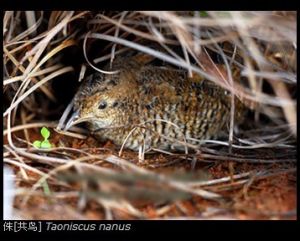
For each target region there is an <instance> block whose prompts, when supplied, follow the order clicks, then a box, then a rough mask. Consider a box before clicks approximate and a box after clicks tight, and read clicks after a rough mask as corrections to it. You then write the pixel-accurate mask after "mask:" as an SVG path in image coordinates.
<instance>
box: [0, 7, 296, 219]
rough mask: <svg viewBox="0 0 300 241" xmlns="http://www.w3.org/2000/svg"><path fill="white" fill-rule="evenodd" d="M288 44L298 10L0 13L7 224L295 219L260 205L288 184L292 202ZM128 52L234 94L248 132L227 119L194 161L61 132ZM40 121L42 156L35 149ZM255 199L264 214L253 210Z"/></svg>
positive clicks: (291, 57)
mask: <svg viewBox="0 0 300 241" xmlns="http://www.w3.org/2000/svg"><path fill="white" fill-rule="evenodd" d="M296 47H297V43H296V13H295V12H286V11H282V12H280V11H277V12H237V11H235V12H206V11H195V12H148V11H145V12H126V11H124V12H91V11H80V12H76V11H52V12H43V11H36V12H33V11H26V12H21V11H16V12H13V11H7V12H5V14H4V19H3V52H4V53H3V73H4V74H3V98H4V100H3V101H4V110H3V111H4V112H3V126H4V130H3V136H4V143H3V158H4V163H5V164H6V165H8V166H10V167H11V168H12V169H13V171H14V174H15V178H14V182H15V190H14V195H15V198H14V208H15V210H14V213H13V214H11V215H14V216H11V217H13V218H15V217H19V218H25V219H31V218H42V219H43V218H46V219H122V218H125V219H126V218H128V219H136V218H141V219H147V218H157V219H160V218H167V219H171V218H182V219H185V218H199V219H217V218H219V219H223V218H225V219H231V218H257V217H258V218H274V217H275V218H281V217H290V216H293V215H295V213H296V210H295V208H296V204H295V202H292V204H290V205H289V206H288V208H286V209H284V208H283V209H276V208H275V209H272V208H270V209H268V205H269V204H268V203H267V201H265V203H264V200H266V198H265V197H268V195H269V196H270V195H271V194H270V193H271V192H279V191H280V190H282V189H280V186H282V188H283V189H285V190H287V189H286V187H287V185H288V188H289V190H291V192H289V193H282V195H283V196H284V195H292V196H287V198H288V199H290V198H289V197H292V199H293V198H295V195H296V194H295V192H296V188H295V176H294V175H295V170H296V167H295V165H296V164H295V163H296V157H295V156H296V134H297V129H296V84H297V80H296ZM133 50H134V51H136V53H145V54H147V55H150V56H153V57H155V58H156V59H159V60H160V61H162V63H165V64H170V65H172V66H173V67H177V68H182V69H186V70H187V71H188V72H189V73H190V75H193V74H199V75H203V76H204V77H205V78H206V79H207V81H213V82H215V83H217V84H218V85H220V86H222V87H223V88H224V89H226V90H228V91H230V92H231V93H232V96H237V97H238V98H240V99H241V100H242V101H243V102H244V103H245V104H246V105H247V106H248V107H249V109H250V112H249V115H248V116H247V120H246V121H245V122H246V124H245V125H244V128H242V127H241V128H234V123H233V120H232V121H231V123H230V126H229V127H228V133H229V135H228V138H227V139H222V140H203V141H201V143H202V144H201V147H200V148H198V149H197V150H196V152H193V153H190V154H174V153H167V152H165V153H159V150H157V153H156V154H151V155H150V154H149V155H143V153H139V154H137V153H133V152H130V151H127V150H122V151H121V152H118V151H119V150H118V149H117V148H116V147H115V146H114V145H113V144H111V143H104V144H105V145H103V144H99V143H97V142H96V141H95V140H94V139H93V138H91V137H88V135H87V133H86V131H85V129H84V128H82V127H73V128H71V129H70V130H69V131H63V130H62V128H60V127H61V125H62V122H64V121H65V120H66V118H67V116H64V115H63V113H65V115H67V113H68V111H70V107H68V102H69V101H71V98H72V95H74V93H75V92H74V91H76V87H77V86H78V85H79V84H80V81H81V80H82V79H83V78H84V76H86V73H87V72H88V71H100V72H102V71H103V70H101V66H102V64H103V63H105V62H107V61H111V62H112V63H113V60H114V59H115V57H116V56H118V55H121V54H124V53H125V54H126V52H130V51H133ZM216 61H221V62H222V64H223V66H224V68H223V69H222V70H221V69H219V67H218V66H219V65H216ZM234 70H238V71H239V74H240V77H239V78H238V80H235V73H234ZM108 74H109V73H108ZM73 90H74V91H73ZM233 102H234V98H232V103H233ZM65 109H66V110H67V111H65V112H64V110H65ZM234 111H235V110H234V105H232V109H231V113H232V116H233V115H234ZM62 115H63V116H62ZM61 116H62V117H61ZM59 120H61V121H59ZM44 126H45V127H47V128H48V129H49V130H50V131H51V138H50V139H51V140H50V141H51V143H53V144H54V147H52V148H50V149H38V148H35V147H34V146H33V144H32V143H33V142H34V141H35V140H38V139H39V131H40V129H41V128H42V127H44ZM57 127H59V128H57ZM266 180H269V182H267V183H266ZM279 180H281V182H278V181H279ZM291 183H292V184H291ZM272 184H274V186H276V187H278V186H279V189H274V186H272ZM259 185H262V186H259ZM284 185H285V186H284ZM262 189H264V192H263V193H261V192H262V191H261V190H262ZM258 190H260V191H258ZM268 190H272V191H268ZM278 190H279V191H278ZM4 191H7V190H4ZM260 195H261V196H260ZM264 195H265V196H264ZM278 195H279V194H278ZM253 198H258V199H253ZM259 198H260V199H262V200H261V203H260V205H261V206H260V207H261V208H257V206H255V204H253V202H256V203H259V200H260V199H259ZM264 198H265V199H264ZM280 198H281V199H284V198H282V196H281V197H280ZM247 200H250V201H251V202H252V203H251V204H249V203H247V204H245V203H246V201H247ZM253 200H254V201H253ZM257 200H258V201H257ZM270 203H271V202H270ZM243 204H244V206H243ZM281 204H282V203H281ZM7 205H10V204H9V203H8V204H7ZM270 205H271V204H270ZM49 210H51V212H49ZM274 210H275V211H274ZM242 215H244V216H242ZM247 215H248V216H247Z"/></svg>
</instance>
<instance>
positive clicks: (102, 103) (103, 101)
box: [98, 100, 107, 110]
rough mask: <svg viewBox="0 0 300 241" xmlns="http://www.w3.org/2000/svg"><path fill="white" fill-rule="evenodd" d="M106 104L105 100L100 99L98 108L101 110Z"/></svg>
mask: <svg viewBox="0 0 300 241" xmlns="http://www.w3.org/2000/svg"><path fill="white" fill-rule="evenodd" d="M106 106H107V103H106V101H105V100H102V101H101V102H100V104H99V107H98V108H99V109H101V110H103V109H105V108H106Z"/></svg>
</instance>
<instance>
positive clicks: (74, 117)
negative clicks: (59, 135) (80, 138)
mask: <svg viewBox="0 0 300 241" xmlns="http://www.w3.org/2000/svg"><path fill="white" fill-rule="evenodd" d="M91 119H93V117H90V116H86V117H80V115H79V110H77V111H75V112H74V113H73V114H72V116H71V117H70V119H69V120H68V122H67V124H66V126H65V129H64V130H65V131H67V130H69V129H70V128H71V127H72V126H74V125H77V124H79V123H82V122H88V121H91Z"/></svg>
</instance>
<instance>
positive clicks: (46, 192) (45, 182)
mask: <svg viewBox="0 0 300 241" xmlns="http://www.w3.org/2000/svg"><path fill="white" fill-rule="evenodd" d="M42 186H43V189H44V193H45V195H46V196H50V195H51V191H50V188H49V185H48V183H47V181H46V180H45V181H44V182H43V184H42Z"/></svg>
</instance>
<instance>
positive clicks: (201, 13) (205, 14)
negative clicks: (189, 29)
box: [200, 11, 208, 17]
mask: <svg viewBox="0 0 300 241" xmlns="http://www.w3.org/2000/svg"><path fill="white" fill-rule="evenodd" d="M200 17H208V13H207V12H206V11H200Z"/></svg>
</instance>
